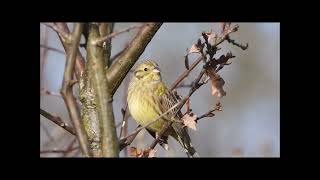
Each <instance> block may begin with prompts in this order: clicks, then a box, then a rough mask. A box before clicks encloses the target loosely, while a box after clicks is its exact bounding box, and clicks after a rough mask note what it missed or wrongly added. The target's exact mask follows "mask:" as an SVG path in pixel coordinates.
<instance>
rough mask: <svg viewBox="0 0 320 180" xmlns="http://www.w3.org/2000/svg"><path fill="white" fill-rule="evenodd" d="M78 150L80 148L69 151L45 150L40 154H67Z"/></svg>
mask: <svg viewBox="0 0 320 180" xmlns="http://www.w3.org/2000/svg"><path fill="white" fill-rule="evenodd" d="M77 149H79V146H78V147H74V148H71V149H69V150H45V151H40V154H46V153H63V154H66V153H69V152H72V151H74V150H77Z"/></svg>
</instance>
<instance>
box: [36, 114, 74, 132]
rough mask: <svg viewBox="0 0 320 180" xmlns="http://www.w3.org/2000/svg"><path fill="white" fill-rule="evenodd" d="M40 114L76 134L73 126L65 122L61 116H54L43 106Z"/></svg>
mask: <svg viewBox="0 0 320 180" xmlns="http://www.w3.org/2000/svg"><path fill="white" fill-rule="evenodd" d="M40 114H41V115H42V116H44V117H46V118H47V119H48V120H50V121H52V122H53V123H55V124H56V125H58V126H60V127H61V128H63V129H64V130H66V131H68V132H69V133H71V134H72V135H76V133H75V131H74V129H73V128H72V127H70V126H68V124H66V123H65V122H63V120H62V119H61V118H60V117H59V116H54V115H52V114H50V113H48V112H47V111H45V110H43V109H41V108H40Z"/></svg>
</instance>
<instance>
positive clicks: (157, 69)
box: [152, 67, 160, 73]
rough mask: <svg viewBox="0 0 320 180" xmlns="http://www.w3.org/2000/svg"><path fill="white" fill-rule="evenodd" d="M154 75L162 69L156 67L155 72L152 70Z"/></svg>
mask: <svg viewBox="0 0 320 180" xmlns="http://www.w3.org/2000/svg"><path fill="white" fill-rule="evenodd" d="M152 71H153V72H154V73H160V69H159V68H158V67H155V68H154V69H153V70H152Z"/></svg>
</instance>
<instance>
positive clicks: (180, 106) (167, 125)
mask: <svg viewBox="0 0 320 180" xmlns="http://www.w3.org/2000/svg"><path fill="white" fill-rule="evenodd" d="M204 73H205V70H204V69H203V68H202V70H201V72H200V74H199V75H198V77H197V78H196V79H195V80H194V81H193V82H192V87H191V88H190V90H189V94H188V96H186V97H185V98H183V99H182V100H181V101H180V102H179V103H178V104H179V105H178V106H177V112H176V114H175V116H176V115H177V114H178V113H180V110H181V108H182V107H183V105H184V104H185V103H186V102H187V101H188V100H189V99H190V97H191V95H192V94H193V93H194V92H195V91H196V90H197V89H199V88H200V87H201V86H202V85H203V84H204V83H199V82H200V80H201V78H202V76H203V75H204ZM170 109H171V108H170ZM180 118H181V117H180ZM172 123H174V122H173V121H170V122H167V123H166V124H165V125H164V126H163V127H162V129H161V131H160V133H159V134H158V137H157V138H156V139H155V140H154V141H153V142H152V144H151V145H150V147H149V149H154V148H155V146H156V145H157V144H158V142H159V141H160V139H161V138H162V136H163V134H164V133H165V132H166V131H167V130H168V129H169V127H171V125H172ZM145 156H147V154H146V155H145Z"/></svg>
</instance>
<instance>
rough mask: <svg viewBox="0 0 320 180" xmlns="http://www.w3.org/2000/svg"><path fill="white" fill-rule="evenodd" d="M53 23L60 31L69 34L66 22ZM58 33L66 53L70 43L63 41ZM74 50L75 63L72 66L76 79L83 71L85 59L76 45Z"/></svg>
mask: <svg viewBox="0 0 320 180" xmlns="http://www.w3.org/2000/svg"><path fill="white" fill-rule="evenodd" d="M54 25H55V26H57V27H58V28H59V29H60V30H61V31H63V32H65V33H68V34H70V31H69V28H68V26H67V24H66V23H54ZM58 35H59V39H60V41H61V43H62V45H63V48H64V50H65V51H66V53H67V54H68V51H69V49H70V45H71V44H70V42H68V41H65V39H64V37H63V36H62V35H61V34H60V33H58ZM76 52H77V54H76V63H75V66H74V68H75V73H76V77H77V80H79V78H80V74H81V73H82V72H83V71H84V68H85V61H84V59H83V57H82V55H81V53H80V51H79V48H78V47H77V49H76Z"/></svg>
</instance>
